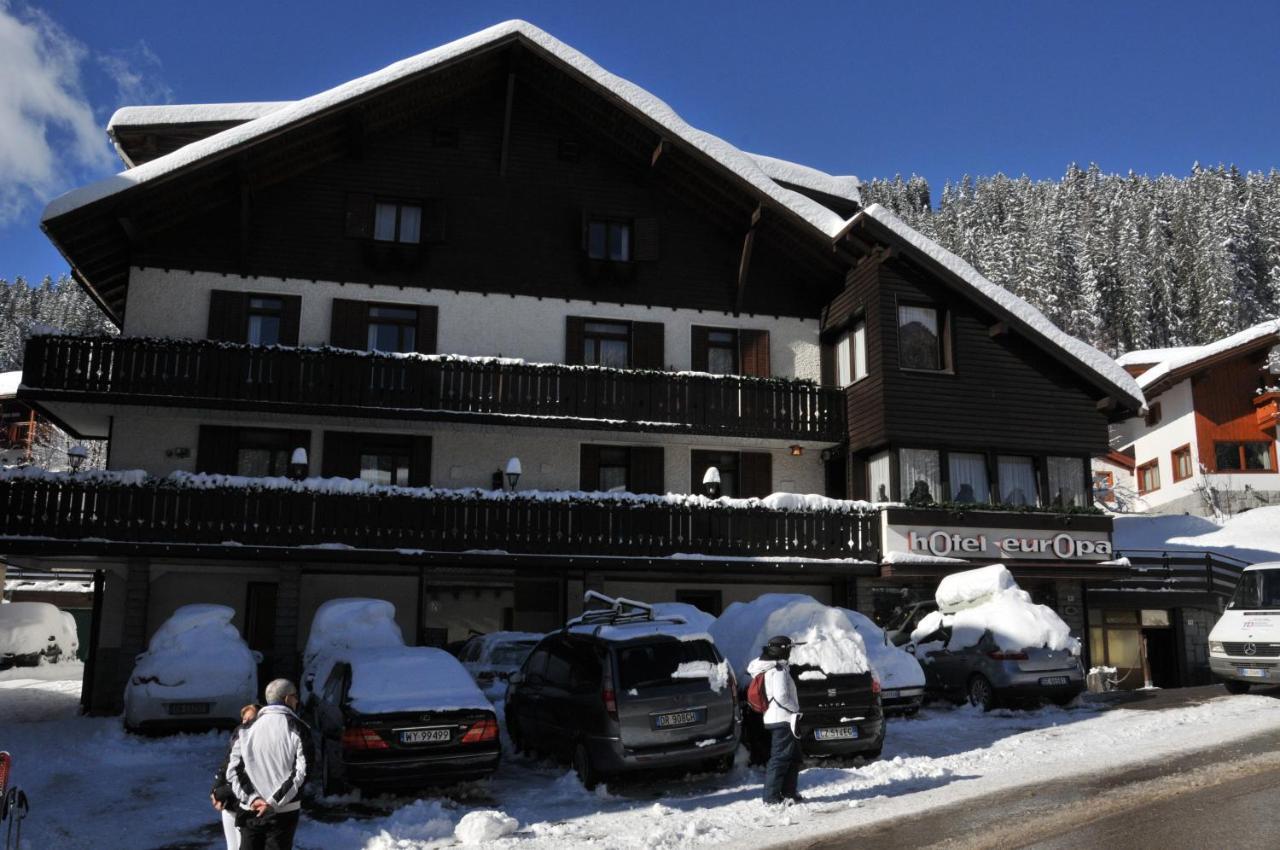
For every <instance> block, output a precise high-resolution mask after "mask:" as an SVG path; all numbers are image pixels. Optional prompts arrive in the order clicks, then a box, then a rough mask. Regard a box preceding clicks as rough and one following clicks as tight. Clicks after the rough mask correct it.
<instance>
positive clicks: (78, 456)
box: [67, 443, 89, 472]
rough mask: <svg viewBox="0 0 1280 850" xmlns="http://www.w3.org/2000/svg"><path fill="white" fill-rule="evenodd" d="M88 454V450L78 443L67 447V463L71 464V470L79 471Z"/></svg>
mask: <svg viewBox="0 0 1280 850" xmlns="http://www.w3.org/2000/svg"><path fill="white" fill-rule="evenodd" d="M88 456H89V450H88V449H86V448H85V447H84V446H82V445H80V444H79V443H77V444H76V445H74V446H72V447H71V448H69V449H67V463H69V464H71V471H72V472H79V471H80V466H81V464H83V463H84V461H85V458H87V457H88Z"/></svg>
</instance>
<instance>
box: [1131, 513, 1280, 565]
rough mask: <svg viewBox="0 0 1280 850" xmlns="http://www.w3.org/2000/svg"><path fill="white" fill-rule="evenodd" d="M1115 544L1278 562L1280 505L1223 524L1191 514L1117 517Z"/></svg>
mask: <svg viewBox="0 0 1280 850" xmlns="http://www.w3.org/2000/svg"><path fill="white" fill-rule="evenodd" d="M1115 524H1116V530H1115V547H1116V551H1117V552H1120V553H1121V554H1123V553H1124V552H1126V551H1129V550H1133V549H1154V550H1157V551H1162V552H1174V551H1179V550H1183V551H1186V550H1191V551H1205V550H1209V551H1213V552H1219V553H1221V554H1223V555H1228V556H1231V557H1233V558H1240V559H1242V560H1245V561H1249V562H1250V563H1258V562H1261V561H1280V535H1277V534H1276V528H1277V527H1280V506H1276V507H1263V508H1254V509H1252V510H1249V511H1245V512H1244V513H1242V514H1237V515H1236V516H1233V517H1230V518H1228V519H1227V520H1226V521H1225V522H1223V523H1222V524H1218V523H1216V522H1214V521H1213V520H1211V519H1206V518H1204V517H1200V516H1190V515H1178V516H1173V515H1168V516H1117V517H1116V518H1115Z"/></svg>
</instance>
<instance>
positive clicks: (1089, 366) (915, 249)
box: [849, 204, 1146, 411]
mask: <svg viewBox="0 0 1280 850" xmlns="http://www.w3.org/2000/svg"><path fill="white" fill-rule="evenodd" d="M849 229H850V230H865V231H869V233H870V235H871V236H873V238H877V239H879V240H881V241H885V242H887V243H888V244H890V245H892V246H895V247H898V248H901V249H903V250H904V251H905V252H907V253H908V254H909V255H910V256H911V257H913V258H914V259H916V260H917V261H919V262H920V263H921V264H922V265H923V266H925V267H926V268H928V269H930V270H932V271H933V272H935V273H937V274H938V275H939V276H940V277H942V278H943V279H944V280H946V281H949V282H950V283H951V284H952V285H953V286H955V287H956V288H957V289H959V290H961V291H962V292H964V293H966V294H967V295H969V296H970V297H971V298H972V300H973V301H975V302H976V303H978V304H980V305H981V306H983V307H984V308H985V309H987V310H989V311H991V312H992V313H993V314H994V315H996V316H998V317H999V318H1001V319H1003V320H1006V321H1008V322H1009V323H1010V324H1011V326H1012V327H1013V329H1015V330H1017V331H1019V332H1021V333H1022V335H1023V336H1025V337H1026V338H1027V339H1029V340H1030V341H1031V342H1032V343H1034V344H1036V345H1037V346H1038V347H1040V348H1042V349H1044V350H1045V351H1047V352H1049V353H1050V354H1052V355H1054V356H1056V357H1058V358H1059V359H1060V360H1061V361H1062V362H1064V363H1066V364H1067V365H1069V366H1071V367H1072V368H1073V369H1075V370H1076V371H1078V372H1080V374H1081V375H1082V376H1083V377H1085V378H1086V379H1088V380H1090V382H1091V383H1093V384H1095V385H1096V386H1098V387H1100V388H1101V389H1102V390H1104V391H1105V392H1106V394H1107V395H1108V396H1110V397H1112V398H1114V399H1115V400H1116V401H1117V402H1118V403H1119V404H1120V405H1121V407H1125V408H1129V409H1131V410H1134V411H1138V410H1141V409H1142V408H1143V406H1144V405H1145V404H1146V402H1145V400H1144V399H1143V396H1142V390H1141V389H1140V388H1139V386H1138V384H1137V382H1135V381H1134V379H1133V377H1132V376H1130V375H1129V373H1128V372H1126V371H1125V370H1124V369H1123V368H1122V367H1121V366H1120V364H1118V363H1116V361H1115V360H1113V359H1112V358H1110V357H1108V356H1107V355H1106V354H1103V353H1102V352H1101V351H1099V350H1098V349H1096V348H1094V347H1093V346H1092V345H1089V344H1088V343H1086V342H1083V341H1081V340H1078V339H1076V338H1075V337H1073V336H1071V335H1070V334H1068V333H1066V332H1065V331H1063V330H1062V329H1060V328H1059V327H1058V326H1057V325H1055V324H1054V323H1053V322H1051V321H1049V319H1048V318H1047V317H1046V316H1045V315H1044V314H1043V313H1041V312H1040V311H1039V310H1037V309H1036V308H1035V307H1033V306H1031V305H1030V304H1028V303H1027V302H1026V301H1024V300H1022V299H1021V298H1019V297H1018V296H1016V295H1014V294H1013V293H1012V292H1010V291H1009V290H1007V289H1005V288H1004V287H1003V286H999V285H998V284H995V283H992V282H991V281H989V280H987V279H986V278H985V277H983V276H982V275H981V274H980V273H979V272H978V270H977V269H975V268H974V267H973V266H971V265H969V264H968V263H967V262H965V261H964V260H962V259H961V258H960V257H958V256H956V255H955V254H953V253H951V252H950V251H948V250H947V249H946V248H943V247H942V246H941V245H939V244H938V243H936V242H934V241H933V240H932V239H930V238H929V237H927V236H925V235H924V234H922V233H920V232H919V231H917V230H915V229H913V228H912V227H911V226H910V225H908V224H907V223H906V222H905V221H903V220H902V219H900V218H898V217H897V216H896V215H894V214H893V213H891V212H889V210H887V209H885V208H884V207H882V206H881V205H880V204H872V205H871V206H869V207H867V208H866V209H865V210H862V211H861V212H859V213H858V214H857V215H855V216H854V217H853V218H852V219H851V220H850V226H849Z"/></svg>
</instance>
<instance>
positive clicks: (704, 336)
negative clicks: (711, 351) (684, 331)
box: [689, 325, 711, 372]
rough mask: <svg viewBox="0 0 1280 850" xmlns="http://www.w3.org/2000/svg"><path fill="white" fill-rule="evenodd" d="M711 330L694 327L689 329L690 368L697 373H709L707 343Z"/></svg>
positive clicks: (699, 326) (698, 326)
mask: <svg viewBox="0 0 1280 850" xmlns="http://www.w3.org/2000/svg"><path fill="white" fill-rule="evenodd" d="M710 333H711V329H710V328H704V327H702V326H701V325H694V326H693V327H691V328H689V368H690V369H692V370H693V371H695V372H705V371H707V366H708V365H709V364H708V362H707V342H708V337H709V335H710Z"/></svg>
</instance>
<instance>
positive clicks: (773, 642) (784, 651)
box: [762, 635, 803, 659]
mask: <svg viewBox="0 0 1280 850" xmlns="http://www.w3.org/2000/svg"><path fill="white" fill-rule="evenodd" d="M802 645H803V644H800V643H796V642H795V641H793V640H792V639H791V638H789V637H787V636H786V635H774V636H773V637H771V638H769V642H768V643H766V644H765V645H764V649H763V650H762V651H763V654H764V657H765V658H776V659H785V658H788V657H789V656H790V655H791V647H793V646H802Z"/></svg>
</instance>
